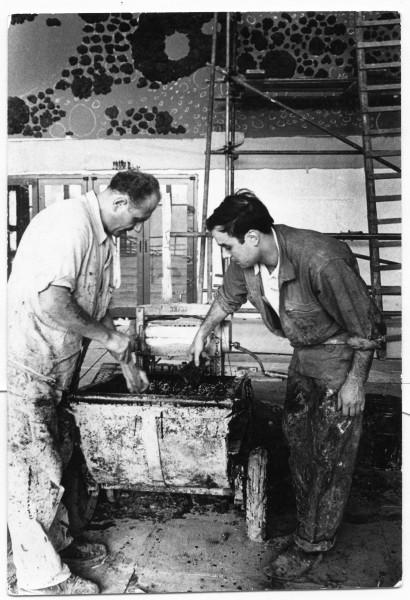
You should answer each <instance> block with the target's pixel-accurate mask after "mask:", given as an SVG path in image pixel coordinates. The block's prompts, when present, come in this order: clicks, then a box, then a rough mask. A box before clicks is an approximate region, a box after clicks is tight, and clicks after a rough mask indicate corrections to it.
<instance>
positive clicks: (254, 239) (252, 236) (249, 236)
mask: <svg viewBox="0 0 410 600" xmlns="http://www.w3.org/2000/svg"><path fill="white" fill-rule="evenodd" d="M245 240H246V241H247V242H248V244H250V245H251V246H259V243H260V241H261V234H260V231H258V230H257V229H250V230H249V231H247V232H246V233H245Z"/></svg>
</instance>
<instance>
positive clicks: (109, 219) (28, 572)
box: [8, 170, 160, 595]
mask: <svg viewBox="0 0 410 600" xmlns="http://www.w3.org/2000/svg"><path fill="white" fill-rule="evenodd" d="M159 199H160V190H159V184H158V181H157V180H156V179H155V178H154V177H153V176H152V175H148V174H145V173H142V172H139V171H134V170H129V171H124V172H119V173H117V174H116V175H115V176H114V177H113V179H112V180H111V183H110V185H109V187H108V188H107V189H106V190H104V191H103V192H101V193H99V194H97V195H96V194H95V193H94V192H88V193H87V194H85V196H82V197H80V198H76V199H71V200H66V201H64V202H60V203H56V204H54V205H52V206H50V207H48V208H46V209H45V210H43V211H41V212H40V213H39V214H38V215H36V216H35V217H34V219H33V220H32V221H31V223H30V224H29V226H28V227H27V229H26V231H25V233H24V235H23V237H22V240H21V242H20V245H19V247H18V250H17V254H16V256H15V258H14V262H13V269H12V273H11V276H10V279H9V285H8V303H9V317H8V325H9V331H8V361H9V366H8V425H9V479H8V485H9V511H8V512H9V514H8V525H9V531H10V536H11V540H12V547H13V560H14V563H15V566H16V573H17V584H18V588H19V591H20V592H21V593H23V594H35V595H39V594H47V595H54V594H57V595H58V594H84V593H98V591H99V590H98V586H97V585H96V584H95V583H93V582H91V581H88V580H85V579H83V578H81V577H77V576H76V575H74V574H72V573H71V571H70V568H69V565H71V567H72V568H74V565H76V564H81V563H82V562H83V561H87V560H88V561H90V560H91V561H92V562H94V563H95V562H98V560H103V559H104V557H105V556H106V549H105V547H104V546H103V545H101V544H100V545H95V544H86V543H82V544H81V543H76V542H75V541H73V538H72V537H71V535H70V534H69V530H68V519H67V512H66V511H65V509H64V507H63V506H62V504H61V502H60V500H61V496H62V492H63V491H64V490H63V488H62V486H61V483H60V482H61V477H62V472H63V467H64V466H65V464H66V463H67V461H68V459H69V457H70V451H71V448H70V444H67V443H66V440H65V439H64V436H63V434H62V431H61V429H60V427H59V417H60V415H59V413H60V408H61V407H60V402H61V398H62V395H63V393H64V391H65V390H67V389H68V387H69V386H70V383H71V381H72V378H73V375H74V372H75V367H76V364H77V360H78V357H79V354H80V351H81V347H82V342H83V339H84V338H88V339H90V340H95V341H97V342H99V343H100V344H101V345H103V346H104V347H105V348H106V349H107V350H108V351H109V352H110V353H111V354H112V355H113V356H114V357H115V358H116V359H117V360H118V361H120V362H121V364H123V365H124V368H125V370H126V372H127V376H128V380H129V384H130V385H132V386H134V387H136V388H138V387H143V386H144V385H145V384H146V383H147V379H146V376H145V374H144V373H143V372H138V371H136V370H135V369H134V370H133V369H132V365H131V363H130V362H129V361H130V355H131V350H132V348H131V345H130V339H129V337H128V336H127V335H125V334H123V333H120V332H118V331H116V330H115V328H114V325H113V322H112V319H111V318H110V316H109V313H108V305H109V303H110V299H111V295H112V292H113V289H114V288H115V287H118V285H119V257H118V255H117V254H116V246H115V243H114V238H115V237H116V236H119V235H120V234H121V233H122V232H124V231H129V230H131V229H133V228H136V229H137V228H139V227H140V226H141V223H143V222H144V221H146V220H147V219H148V218H149V217H150V216H151V213H152V212H153V211H154V210H155V208H156V206H157V204H158V202H159ZM127 365H129V367H127Z"/></svg>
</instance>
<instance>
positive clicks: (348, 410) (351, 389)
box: [337, 375, 364, 417]
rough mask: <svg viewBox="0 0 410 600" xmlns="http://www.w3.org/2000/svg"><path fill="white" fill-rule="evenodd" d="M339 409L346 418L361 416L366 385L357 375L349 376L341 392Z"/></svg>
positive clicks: (338, 401) (338, 398)
mask: <svg viewBox="0 0 410 600" xmlns="http://www.w3.org/2000/svg"><path fill="white" fill-rule="evenodd" d="M337 408H338V409H339V410H341V411H342V413H343V415H344V416H345V417H355V416H356V415H360V413H362V412H363V409H364V385H363V382H362V380H361V379H360V378H359V377H356V376H355V375H348V376H347V378H346V381H345V382H344V384H343V385H342V387H341V388H340V390H339V394H338V397H337Z"/></svg>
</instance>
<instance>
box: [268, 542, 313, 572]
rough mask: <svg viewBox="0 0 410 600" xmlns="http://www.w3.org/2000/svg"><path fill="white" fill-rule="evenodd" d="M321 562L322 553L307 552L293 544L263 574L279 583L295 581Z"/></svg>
mask: <svg viewBox="0 0 410 600" xmlns="http://www.w3.org/2000/svg"><path fill="white" fill-rule="evenodd" d="M321 560H322V553H321V552H305V551H304V550H301V549H300V548H298V546H296V544H292V545H291V546H290V547H289V548H288V549H287V550H285V551H284V552H281V554H279V556H278V557H277V558H276V559H275V560H274V561H273V563H272V564H271V565H269V566H268V567H265V568H264V569H263V572H264V573H265V575H266V576H267V577H269V578H271V579H274V580H277V581H294V580H295V579H299V578H300V577H302V575H305V574H306V573H307V572H308V571H310V569H312V568H313V567H315V566H316V565H318V564H319V563H320V561H321Z"/></svg>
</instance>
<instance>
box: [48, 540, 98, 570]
mask: <svg viewBox="0 0 410 600" xmlns="http://www.w3.org/2000/svg"><path fill="white" fill-rule="evenodd" d="M60 556H61V560H62V561H63V562H65V563H66V564H67V565H68V566H69V567H70V569H73V570H74V571H75V569H77V568H79V567H80V568H81V567H99V566H100V565H102V564H103V562H104V561H105V559H106V558H107V556H108V552H107V548H106V547H105V546H104V544H95V543H92V542H83V541H76V540H74V541H73V542H72V543H71V544H70V545H69V546H67V548H64V550H62V551H61V552H60Z"/></svg>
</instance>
